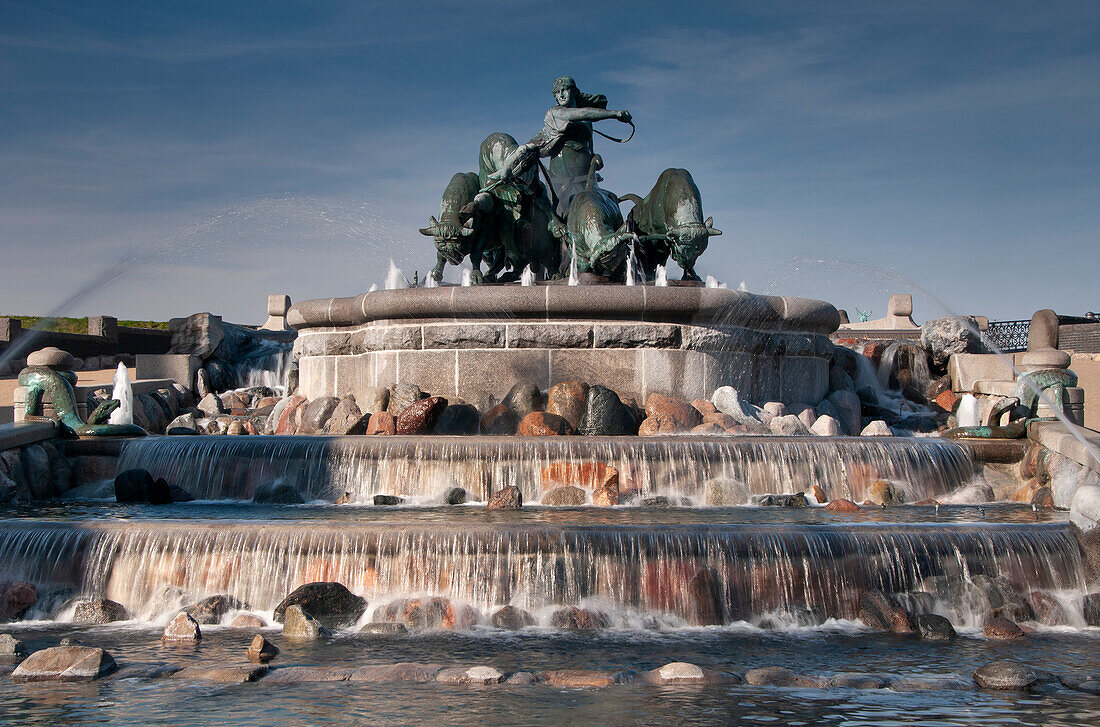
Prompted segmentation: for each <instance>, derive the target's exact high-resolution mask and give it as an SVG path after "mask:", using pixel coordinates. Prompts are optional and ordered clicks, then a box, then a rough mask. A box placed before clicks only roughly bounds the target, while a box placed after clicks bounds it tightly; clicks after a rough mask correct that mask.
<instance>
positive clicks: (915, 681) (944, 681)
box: [889, 677, 972, 692]
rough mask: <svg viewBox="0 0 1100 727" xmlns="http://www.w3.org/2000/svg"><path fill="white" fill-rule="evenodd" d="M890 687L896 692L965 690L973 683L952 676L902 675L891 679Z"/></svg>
mask: <svg viewBox="0 0 1100 727" xmlns="http://www.w3.org/2000/svg"><path fill="white" fill-rule="evenodd" d="M889 686H890V689H892V690H894V691H895V692H918V691H928V692H938V691H941V690H944V689H949V690H953V691H963V690H967V689H970V688H971V686H972V685H971V683H970V682H966V681H963V680H961V679H953V678H951V677H900V678H896V679H891V680H890V685H889Z"/></svg>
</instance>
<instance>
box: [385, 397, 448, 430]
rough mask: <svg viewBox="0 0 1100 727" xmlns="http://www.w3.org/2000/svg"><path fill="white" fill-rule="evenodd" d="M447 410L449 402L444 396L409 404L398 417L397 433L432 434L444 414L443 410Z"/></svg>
mask: <svg viewBox="0 0 1100 727" xmlns="http://www.w3.org/2000/svg"><path fill="white" fill-rule="evenodd" d="M446 408H447V400H446V399H444V398H443V397H442V396H429V397H428V398H427V399H421V400H419V401H416V402H414V403H412V404H409V405H408V406H407V407H405V408H404V409H402V410H401V413H400V414H398V415H397V421H396V428H397V433H398V434H428V433H430V432H431V431H432V428H433V427H434V426H435V423H436V421H438V420H439V417H440V415H441V414H443V410H444V409H446Z"/></svg>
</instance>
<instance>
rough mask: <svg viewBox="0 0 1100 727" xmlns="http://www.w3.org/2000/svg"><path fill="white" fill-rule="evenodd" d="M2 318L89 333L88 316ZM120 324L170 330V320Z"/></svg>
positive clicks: (30, 325)
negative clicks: (43, 323) (42, 323)
mask: <svg viewBox="0 0 1100 727" xmlns="http://www.w3.org/2000/svg"><path fill="white" fill-rule="evenodd" d="M0 318H18V319H19V321H20V322H21V323H22V324H23V328H24V329H30V328H34V327H35V326H37V325H38V324H39V323H41V322H43V321H45V325H43V327H42V330H44V331H52V332H55V333H87V332H88V317H87V316H85V317H84V318H43V317H42V316H0ZM118 325H119V326H121V327H125V328H160V329H162V330H168V321H123V320H120V321H119V322H118Z"/></svg>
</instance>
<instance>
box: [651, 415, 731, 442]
mask: <svg viewBox="0 0 1100 727" xmlns="http://www.w3.org/2000/svg"><path fill="white" fill-rule="evenodd" d="M698 426H703V425H696V426H695V427H692V428H691V429H684V428H683V427H682V426H680V423H679V422H678V421H677V420H676V419H675V418H674V417H673V416H671V415H669V414H664V413H661V414H654V415H653V416H649V417H646V418H645V419H643V420H642V423H641V424H640V425H639V426H638V436H639V437H657V436H662V435H668V434H683V433H684V432H688V431H690V432H694V431H695V429H696V428H697V427H698ZM710 426H711V428H713V425H710Z"/></svg>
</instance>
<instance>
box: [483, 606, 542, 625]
mask: <svg viewBox="0 0 1100 727" xmlns="http://www.w3.org/2000/svg"><path fill="white" fill-rule="evenodd" d="M492 622H493V626H496V627H497V628H498V629H508V630H510V631H518V630H519V629H522V628H526V627H527V626H534V625H535V619H534V618H533V617H532V616H531V614H529V613H527V612H526V611H524V610H523V609H522V608H516V607H515V606H504V607H503V608H501V609H498V610H497V611H496V612H495V613H493V616H492Z"/></svg>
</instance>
